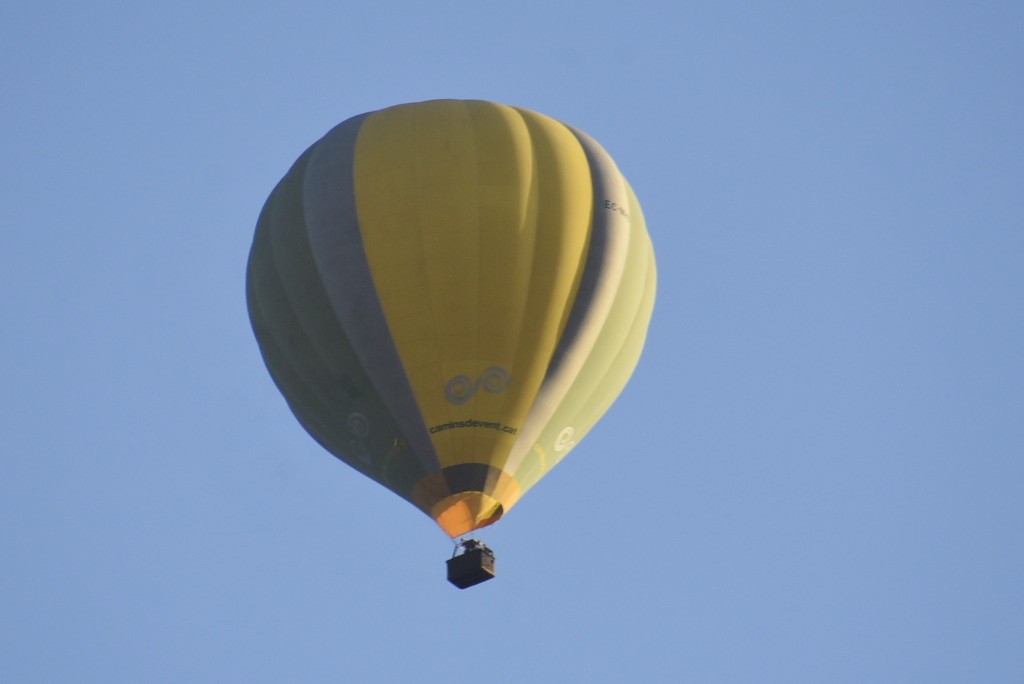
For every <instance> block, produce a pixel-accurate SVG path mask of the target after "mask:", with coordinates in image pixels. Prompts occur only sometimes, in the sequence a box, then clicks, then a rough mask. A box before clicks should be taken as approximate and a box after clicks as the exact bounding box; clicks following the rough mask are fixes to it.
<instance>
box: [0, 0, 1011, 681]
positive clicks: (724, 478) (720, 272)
mask: <svg viewBox="0 0 1024 684" xmlns="http://www.w3.org/2000/svg"><path fill="white" fill-rule="evenodd" d="M1022 46H1024V5H1021V4H1020V3H1014V2H979V3H972V4H970V5H968V4H966V3H924V2H916V3H915V2H898V3H880V2H864V3H850V4H849V5H848V6H841V7H840V6H832V5H826V4H821V3H808V2H792V3H782V4H779V3H749V2H747V3H742V2H723V3H698V4H684V3H672V2H636V3H628V4H623V3H614V4H613V3H603V2H595V3H590V4H588V5H586V6H582V5H579V3H568V2H565V3H560V2H551V1H549V2H543V3H541V2H519V3H512V4H495V3H475V4H474V3H466V2H457V3H449V2H440V3H432V4H424V3H413V2H386V1H382V2H374V3H362V4H361V6H354V5H353V3H337V2H334V3H327V2H322V3H321V2H317V3H312V2H296V3H280V4H276V5H275V4H272V3H250V4H245V3H222V2H204V3H199V2H180V3H167V4H164V5H162V6H159V7H146V6H144V5H142V4H139V3H112V2H104V1H102V0H101V1H100V2H94V3H35V4H30V3H7V4H6V5H5V6H4V7H3V8H2V9H0V59H2V64H3V68H2V69H0V88H2V92H3V96H2V97H0V124H2V134H0V160H2V163H0V221H2V225H0V230H2V233H0V234H2V237H3V243H2V245H3V247H2V249H0V306H2V309H0V310H2V318H0V344H2V349H3V354H2V355H0V379H2V383H3V388H4V391H3V392H0V434H2V435H3V439H2V445H3V447H2V450H0V451H2V459H0V644H2V646H0V680H3V681H10V682H67V681H75V682H117V681H125V682H184V681H189V682H225V681H245V682H284V681H288V682H326V681H359V682H362V681H366V682H409V681H418V682H434V681H437V682H477V681H481V680H486V681H489V682H523V681H533V682H549V681H550V682H553V681H584V682H623V681H638V682H652V681H673V682H675V681H678V682H730V683H734V682H804V681H806V682H824V681H827V682H866V681H871V682H907V681H928V682H966V681H978V682H1019V681H1022V680H1024V650H1022V649H1021V648H1020V645H1021V644H1022V643H1024V581H1022V579H1024V529H1022V528H1024V355H1022V349H1024V154H1022V149H1024V125H1022V123H1021V122H1022V121H1024V69H1022V65H1024V47H1022ZM438 97H467V98H482V99H490V100H496V101H500V102H505V103H508V104H513V105H517V106H523V107H528V108H531V109H535V110H537V111H540V112H543V113H545V114H548V115H550V116H553V117H555V118H558V119H560V120H563V121H566V122H568V123H570V124H572V125H574V126H577V127H579V128H581V129H582V130H585V131H587V132H588V133H590V134H591V135H592V136H594V137H595V138H596V139H597V140H599V141H600V142H601V143H602V144H603V145H604V147H605V148H606V149H608V151H609V152H610V153H611V154H612V156H613V157H614V158H615V159H616V161H617V162H618V164H619V167H620V168H621V169H622V171H623V172H624V173H625V175H626V176H627V177H628V178H629V179H630V182H631V184H632V185H633V187H634V188H635V190H636V192H637V195H638V196H639V198H640V201H641V203H642V204H643V207H644V211H645V214H646V217H647V221H648V227H649V230H650V233H651V236H652V240H653V242H654V245H655V250H656V254H657V259H658V265H659V291H658V300H657V303H656V307H655V313H654V318H653V321H652V325H651V330H650V334H649V338H648V345H647V349H646V351H645V354H644V357H643V359H642V360H641V363H640V365H639V367H638V369H637V371H636V374H635V375H634V378H633V380H632V382H631V384H630V385H629V386H628V387H627V389H626V390H625V392H624V393H623V395H622V396H621V397H620V400H619V402H618V403H617V404H616V405H615V406H614V407H613V408H612V410H611V411H610V412H609V413H608V414H607V415H606V416H605V418H604V420H603V421H602V423H601V424H600V425H599V426H598V427H597V428H596V429H595V430H594V431H593V432H591V433H590V435H588V437H587V438H586V439H585V440H584V441H583V442H582V443H581V444H580V446H579V447H578V448H577V449H576V450H575V451H574V452H573V454H572V456H571V457H570V458H569V459H567V460H566V461H565V462H564V463H563V464H561V465H560V466H559V467H558V468H557V469H556V470H555V471H554V472H552V473H551V474H550V475H549V477H548V478H546V479H545V480H544V481H543V482H542V483H541V484H540V485H538V486H537V487H536V488H535V489H533V490H531V492H530V493H529V494H528V495H527V496H526V497H525V498H524V499H523V501H522V502H521V503H520V504H519V505H518V506H517V507H516V508H515V509H514V510H513V511H512V512H511V513H510V514H509V515H508V516H507V517H506V518H504V519H503V520H502V521H501V522H500V523H499V524H498V525H496V526H494V527H492V528H489V529H488V530H487V531H486V534H484V535H483V537H484V539H485V540H486V541H487V542H488V543H489V544H490V545H491V546H492V547H494V548H495V550H496V552H497V554H498V570H499V577H498V579H497V580H495V581H493V582H489V583H487V584H484V585H480V586H478V587H475V588H473V589H471V590H467V591H463V592H460V591H458V590H456V589H454V588H453V587H451V586H450V585H448V584H447V583H446V582H445V581H444V559H445V558H447V557H448V555H449V554H450V552H451V544H450V542H449V541H448V540H447V538H446V537H445V536H444V535H443V534H442V533H441V532H440V531H439V530H437V529H436V527H435V526H434V524H433V523H432V522H431V521H430V520H429V519H427V518H426V517H424V516H423V515H422V514H420V513H419V512H418V511H416V510H415V509H414V508H412V507H411V506H409V505H408V504H406V503H404V502H403V501H401V500H400V499H398V498H397V497H394V496H393V495H392V494H390V493H389V492H387V491H385V490H384V489H382V488H379V487H377V486H376V485H374V484H373V483H372V482H370V481H369V480H366V479H364V478H362V477H361V476H359V475H357V474H356V473H355V472H354V471H351V470H349V469H348V468H347V467H345V466H344V465H343V464H341V463H339V462H338V461H336V460H335V459H333V458H332V457H330V456H329V455H328V454H326V453H325V452H323V451H322V450H321V449H320V448H319V447H318V446H317V445H316V444H315V443H314V442H313V441H312V440H311V439H309V438H308V437H307V436H306V434H305V433H304V432H303V431H302V429H301V428H300V427H299V426H298V424H297V423H296V421H295V420H294V419H293V418H292V416H291V414H290V413H289V412H288V410H287V408H286V406H285V404H284V401H283V400H282V399H281V398H280V396H279V395H278V393H277V391H276V389H275V388H274V386H273V384H272V382H271V380H270V378H269V376H268V374H267V373H266V370H265V369H264V367H263V364H262V362H261V360H260V357H259V353H258V350H257V347H256V344H255V341H254V339H253V337H252V334H251V331H250V328H249V323H248V318H247V315H246V309H245V298H244V271H245V261H246V258H247V254H248V249H249V243H250V240H251V237H252V232H253V228H254V224H255V220H256V216H257V214H258V212H259V210H260V207H261V206H262V203H263V201H264V199H265V198H266V196H267V194H268V193H269V192H270V190H271V189H272V188H273V186H274V184H275V183H276V182H277V180H278V179H279V178H280V177H281V176H282V175H283V174H284V173H285V171H286V170H287V169H288V167H289V165H290V164H291V162H292V161H293V160H294V159H295V158H296V157H297V156H298V155H299V153H300V152H301V151H302V150H304V149H305V148H306V147H307V146H308V145H309V144H310V143H311V142H313V141H314V140H316V139H317V138H318V137H319V136H320V135H322V134H323V133H324V132H326V131H327V130H328V129H329V128H330V127H331V126H333V125H334V124H336V123H337V122H339V121H341V120H343V119H346V118H348V117H350V116H353V115H355V114H358V113H361V112H364V111H367V110H372V109H377V108H380V107H384V106H388V105H392V104H397V103H400V102H409V101H416V100H423V99H432V98H438Z"/></svg>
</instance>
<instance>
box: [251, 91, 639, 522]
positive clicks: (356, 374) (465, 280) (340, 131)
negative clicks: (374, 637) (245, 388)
mask: <svg viewBox="0 0 1024 684" xmlns="http://www.w3.org/2000/svg"><path fill="white" fill-rule="evenodd" d="M654 291H655V267H654V257H653V252H652V249H651V243H650V239H649V237H648V235H647V231H646V228H645V225H644V220H643V216H642V214H641V211H640V206H639V204H638V203H637V200H636V197H635V196H634V195H633V191H632V189H631V188H630V186H629V184H628V183H627V182H626V180H625V178H623V177H622V175H621V174H620V173H619V171H618V169H617V168H616V166H615V164H614V162H613V161H612V160H611V158H610V157H609V156H608V155H607V153H606V152H605V151H604V150H603V149H602V148H601V147H600V146H599V145H598V144H597V143H596V142H594V141H593V140H592V139H590V138H589V137H588V136H587V135H585V134H584V133H582V132H580V131H578V130H575V129H573V128H571V127H569V126H566V125H564V124H562V123H559V122H557V121H555V120H553V119H551V118H548V117H546V116H543V115H541V114H537V113H535V112H531V111H528V110H525V109H518V108H514V107H508V106H505V105H500V104H495V103H490V102H482V101H460V100H439V101H431V102H423V103H417V104H408V105H399V106H396V107H392V108H389V109H384V110H380V111H376V112H371V113H367V114H363V115H360V116H357V117H355V118H352V119H349V120H347V121H345V122H343V123H341V124H340V125H338V126H337V127H335V128H334V129H333V130H331V131H330V132H328V133H327V134H326V135H325V136H324V137H323V138H322V139H320V140H319V141H317V142H316V143H315V144H314V145H313V146H312V147H310V148H309V149H308V150H306V152H305V153H304V154H303V155H302V156H301V157H299V159H298V160H297V161H296V162H295V164H294V165H293V166H292V168H291V170H290V171H289V172H288V173H287V175H285V177H284V178H283V179H282V180H281V181H280V183H279V184H278V185H277V187H276V188H275V189H274V191H273V192H272V193H271V195H270V197H269V198H268V200H267V202H266V205H265V206H264V208H263V211H262V213H261V214H260V217H259V221H258V224H257V228H256V234H255V238H254V240H253V245H252V250H251V252H250V256H249V264H248V272H247V299H248V306H249V315H250V319H251V321H252V326H253V330H254V332H255V334H256V339H257V341H258V343H259V347H260V351H261V353H262V355H263V358H264V360H265V362H266V365H267V368H268V369H269V371H270V374H271V376H272V377H273V379H274V382H275V383H276V384H277V386H278V388H279V389H280V390H281V393H282V394H283V395H284V397H285V399H286V400H287V402H288V405H289V407H290V408H291V410H292V411H293V413H294V414H295V416H296V417H297V418H298V420H299V422H300V423H301V424H302V426H303V427H304V428H305V429H306V430H307V431H308V432H309V434H310V435H312V436H313V437H314V438H315V439H316V440H317V441H318V442H319V443H320V444H321V445H323V447H324V448H326V449H327V450H328V451H329V452H331V453H332V454H334V455H335V456H337V457H338V458H339V459H341V460H342V461H344V462H345V463H347V464H349V465H350V466H352V467H353V468H355V469H357V470H359V471H360V472H362V473H364V474H365V475H367V476H369V477H371V478H372V479H374V480H376V481H377V482H379V483H380V484H382V485H384V486H385V487H387V488H388V489H390V490H392V491H393V492H395V493H396V494H398V495H400V496H402V497H404V498H405V499H407V500H408V501H410V502H411V503H413V504H414V505H415V506H416V507H418V508H419V509H420V510H422V511H423V512H424V513H426V514H427V515H428V516H430V517H431V518H432V519H434V520H435V521H436V522H437V523H438V525H440V526H441V528H442V529H443V530H444V531H445V532H446V533H448V534H449V535H450V536H453V537H455V536H458V535H461V534H465V533H466V532H469V531H470V530H473V529H477V528H480V527H483V526H485V525H488V524H490V523H492V522H494V521H496V520H497V519H498V518H500V517H501V516H502V514H503V513H504V512H506V511H507V510H508V509H509V508H511V507H512V506H513V505H514V504H515V503H516V502H517V501H518V500H519V498H520V497H521V496H522V495H523V493H524V492H526V490H527V489H529V488H530V487H531V486H533V485H534V484H535V483H536V482H537V481H538V480H539V479H540V478H541V477H543V475H544V474H545V473H547V472H548V471H549V470H550V469H551V468H552V467H553V466H554V465H555V464H556V463H558V462H559V461H560V460H561V459H562V458H563V457H564V456H565V455H566V454H568V453H569V452H570V451H571V450H572V449H573V448H574V447H575V445H576V444H577V443H578V442H579V440H580V439H581V438H582V437H583V436H584V435H585V434H586V433H587V431H588V430H589V429H590V428H591V427H592V426H593V425H594V423H595V422H596V421H597V419H598V418H599V417H600V416H601V415H602V414H603V413H604V412H605V411H606V410H607V409H608V407H609V406H610V405H611V403H612V401H613V400H614V399H615V397H616V396H617V395H618V394H619V392H620V391H621V390H622V388H623V386H624V385H625V383H626V381H627V379H628V378H629V375H630V374H631V373H632V371H633V368H634V367H635V365H636V363H637V361H638V359H639V356H640V352H641V348H642V346H643V342H644V337H645V335H646V331H647V324H648V321H649V320H650V316H651V310H652V307H653V304H654Z"/></svg>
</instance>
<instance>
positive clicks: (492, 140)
mask: <svg viewBox="0 0 1024 684" xmlns="http://www.w3.org/2000/svg"><path fill="white" fill-rule="evenodd" d="M354 166H355V174H354V177H355V188H356V206H357V212H358V218H359V226H360V231H361V234H362V238H363V245H364V248H365V250H366V257H367V260H368V262H369V265H370V272H371V274H372V277H373V282H374V286H375V288H376V290H377V293H378V296H379V298H380V301H381V306H382V308H383V310H384V314H385V317H386V318H387V322H388V327H389V329H390V331H391V335H392V338H393V340H394V342H395V346H396V347H397V349H398V353H399V355H400V357H401V359H402V363H403V366H404V368H405V372H406V374H407V375H408V378H409V382H410V384H411V386H412V389H413V392H414V394H415V396H416V399H417V403H418V404H419V407H420V411H421V413H422V415H423V419H424V422H425V424H426V425H427V427H428V430H429V432H430V434H431V439H432V440H433V442H434V446H435V448H436V450H437V454H438V458H439V460H440V462H441V464H442V466H446V467H447V466H452V465H456V464H459V463H487V464H491V465H493V466H495V467H498V468H500V467H501V466H502V464H503V462H504V459H505V457H506V456H507V454H508V451H509V449H510V448H511V445H512V443H513V442H514V441H515V438H516V434H517V432H518V429H519V427H520V426H521V425H522V422H523V419H524V417H525V415H526V413H527V412H528V411H529V409H530V406H531V404H532V401H533V398H534V395H535V394H536V392H537V388H538V387H539V386H540V384H541V381H542V380H543V377H544V373H545V370H546V368H547V362H548V360H549V359H550V357H551V355H552V353H553V351H554V348H555V345H556V344H557V343H558V340H559V337H560V334H561V331H562V328H563V326H564V324H565V320H566V318H567V317H568V312H569V310H570V308H571V306H572V302H573V294H574V288H575V286H576V285H577V283H578V278H579V273H580V271H581V268H582V264H583V260H584V256H585V254H586V247H587V237H588V228H589V223H590V206H591V204H592V197H591V183H590V173H589V169H588V166H587V161H586V158H585V156H584V154H583V151H582V149H581V147H580V145H579V143H578V141H577V140H576V138H575V136H573V135H572V133H571V132H570V131H569V130H568V129H566V128H565V127H564V126H562V125H561V124H559V123H557V122H555V121H553V120H551V119H547V118H546V117H542V116H540V115H537V114H534V113H531V112H520V111H518V110H515V109H512V108H510V107H505V106H502V105H495V104H491V103H485V102H457V101H440V102H432V103H424V104H422V105H418V106H416V107H404V108H403V107H398V108H392V109H388V110H383V111H381V112H377V113H375V114H373V115H371V116H370V117H368V118H367V120H366V121H365V122H364V124H363V127H362V129H361V130H360V135H359V139H358V142H357V145H356V151H355V160H354Z"/></svg>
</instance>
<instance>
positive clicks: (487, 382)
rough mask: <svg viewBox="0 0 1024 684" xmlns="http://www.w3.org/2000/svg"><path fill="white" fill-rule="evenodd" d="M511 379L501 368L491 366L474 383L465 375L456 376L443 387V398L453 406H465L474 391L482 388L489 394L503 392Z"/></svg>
mask: <svg viewBox="0 0 1024 684" xmlns="http://www.w3.org/2000/svg"><path fill="white" fill-rule="evenodd" d="M509 382H511V379H510V378H509V377H508V372H507V371H506V370H505V369H504V368H502V367H501V366H491V367H490V368H488V369H487V370H485V371H484V372H483V374H482V375H481V376H480V377H479V378H477V379H476V381H475V382H474V381H473V380H470V378H469V376H467V375H456V376H455V377H454V378H452V379H451V380H449V381H448V384H447V385H445V386H444V396H446V397H448V401H450V402H451V403H453V404H465V403H466V402H467V401H469V400H470V399H472V398H473V395H474V394H476V391H477V390H478V389H480V387H481V386H482V387H483V389H484V391H486V392H490V393H491V394H497V393H498V392H504V391H505V388H506V387H508V384H509Z"/></svg>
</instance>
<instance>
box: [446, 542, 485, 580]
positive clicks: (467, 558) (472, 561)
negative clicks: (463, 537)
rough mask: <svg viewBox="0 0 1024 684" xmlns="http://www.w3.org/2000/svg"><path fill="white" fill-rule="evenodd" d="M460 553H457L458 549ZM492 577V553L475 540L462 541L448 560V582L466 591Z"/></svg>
mask: <svg viewBox="0 0 1024 684" xmlns="http://www.w3.org/2000/svg"><path fill="white" fill-rule="evenodd" d="M460 548H461V549H462V553H459V549H460ZM493 577H494V552H493V551H491V550H490V549H489V548H487V547H486V546H484V545H483V544H482V543H480V542H478V541H477V540H475V539H470V540H468V541H462V542H460V543H459V544H458V545H456V547H455V555H453V556H452V557H451V558H449V559H448V581H449V582H451V583H452V584H454V585H455V586H457V587H458V588H459V589H466V588H468V587H472V586H474V585H476V584H480V583H481V582H486V581H487V580H489V579H492V578H493Z"/></svg>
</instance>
